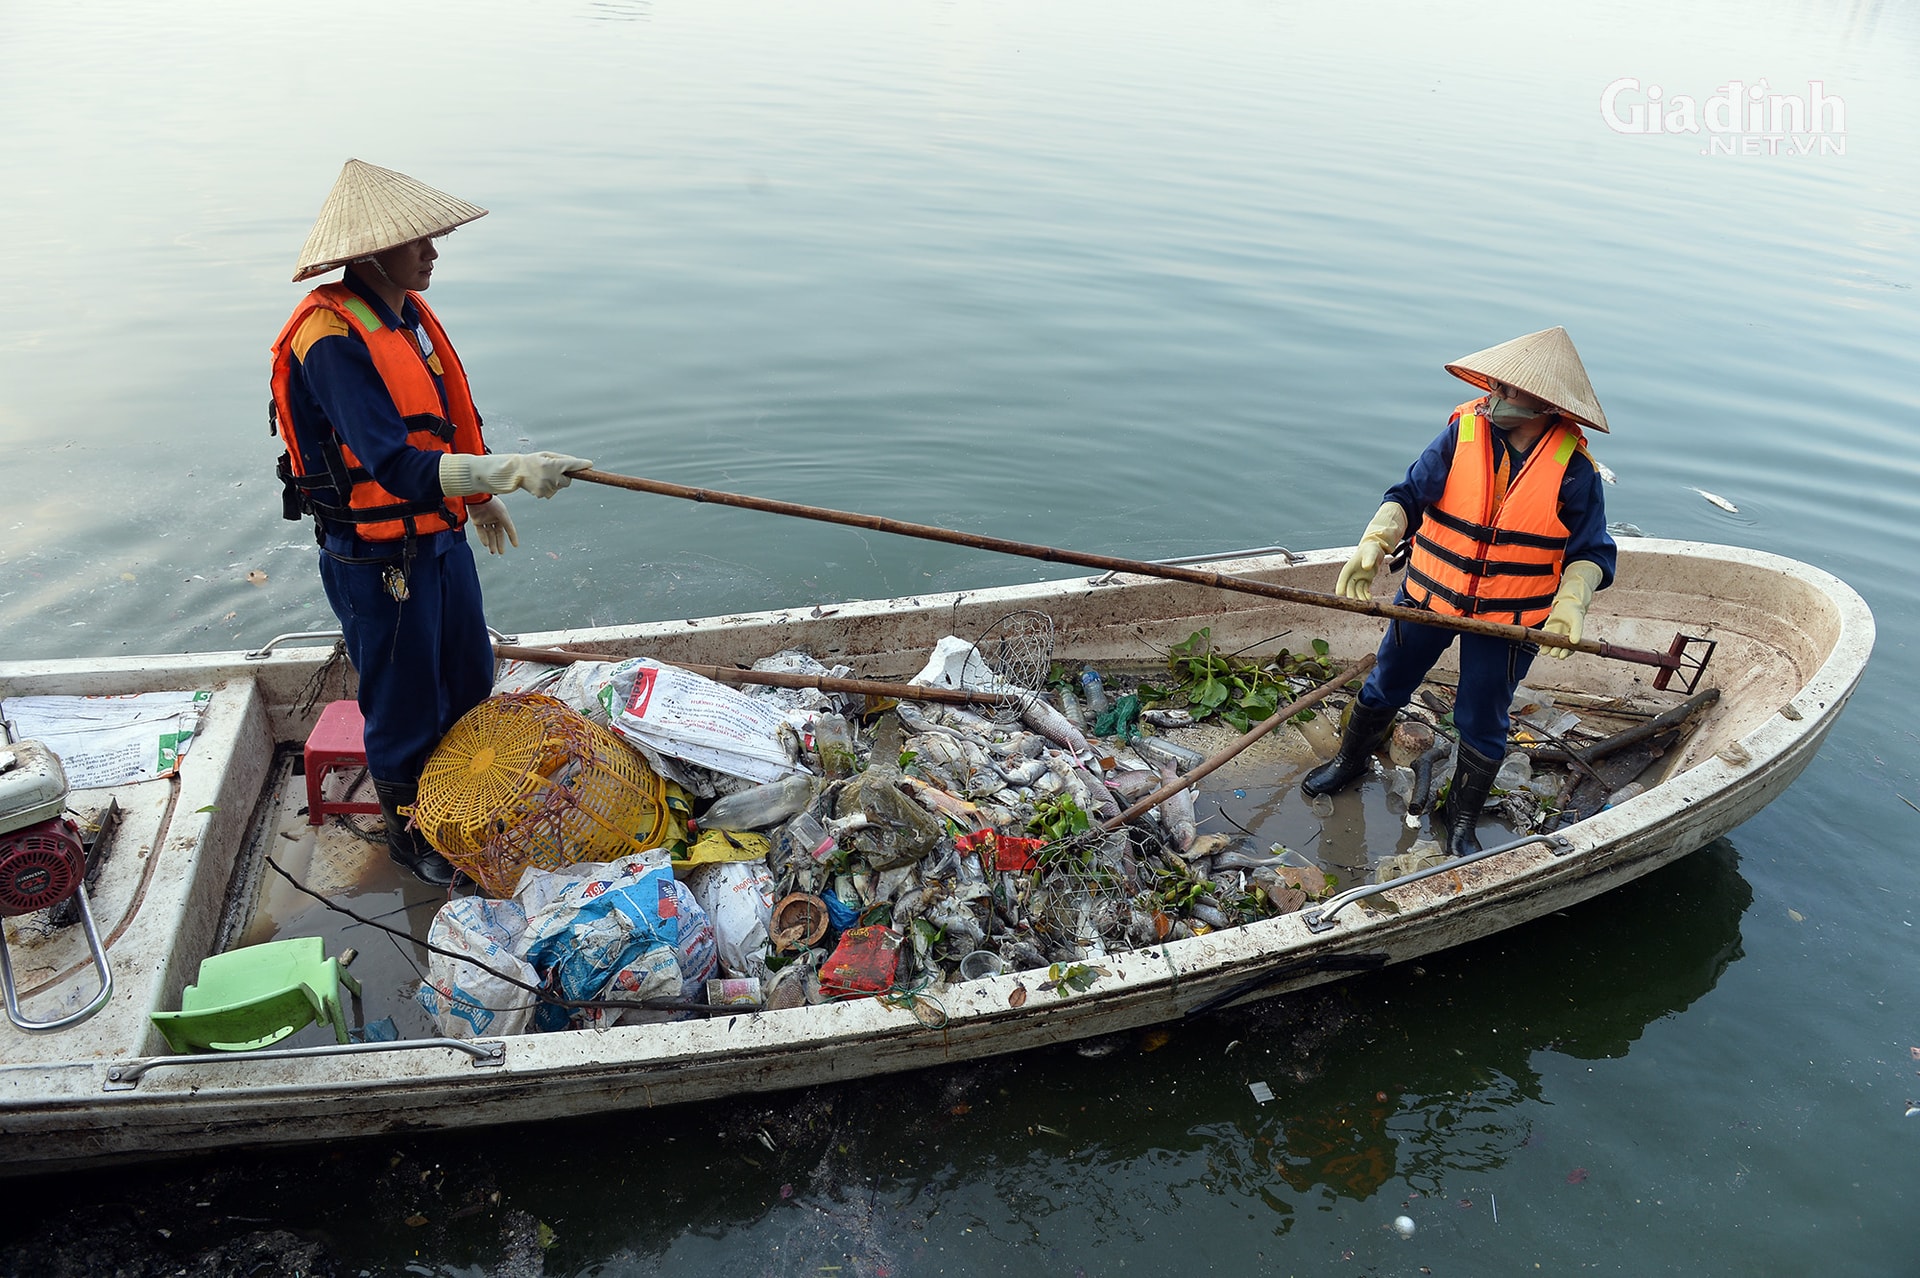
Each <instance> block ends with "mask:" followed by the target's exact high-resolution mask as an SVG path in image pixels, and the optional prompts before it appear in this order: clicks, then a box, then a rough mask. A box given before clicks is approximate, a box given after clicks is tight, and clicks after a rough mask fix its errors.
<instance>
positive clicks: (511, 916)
mask: <svg viewBox="0 0 1920 1278" xmlns="http://www.w3.org/2000/svg"><path fill="white" fill-rule="evenodd" d="M526 930H527V915H526V911H525V910H523V909H522V908H521V907H520V905H519V904H518V903H517V902H514V901H493V900H489V899H487V898H486V897H483V896H463V897H459V898H457V899H455V900H452V901H448V902H447V903H446V904H445V905H443V906H441V907H440V912H439V913H438V914H436V915H434V916H433V926H432V927H430V928H429V929H428V930H427V941H428V943H429V944H432V945H436V946H439V947H440V948H441V949H444V950H454V951H457V952H458V953H461V954H470V955H472V956H473V958H474V962H471V963H469V962H465V961H462V960H460V959H451V958H448V957H447V956H446V955H444V954H434V955H433V956H432V958H431V960H430V961H429V962H428V964H427V979H426V980H425V981H424V982H422V983H421V986H420V990H419V992H418V993H417V994H416V995H415V996H414V997H415V1000H416V1001H417V1002H418V1003H419V1004H420V1006H421V1007H423V1008H425V1009H426V1010H427V1014H428V1015H429V1016H431V1017H433V1023H434V1027H435V1028H436V1029H438V1030H439V1032H440V1033H441V1034H443V1035H445V1036H446V1037H448V1038H481V1037H484V1036H490V1035H494V1034H522V1033H525V1032H526V1029H527V1024H528V1022H529V1021H530V1020H531V1019H532V1016H533V1006H534V1003H535V999H534V996H533V995H532V994H531V993H529V992H528V991H526V990H523V989H520V988H519V987H518V986H515V985H511V984H509V983H508V982H506V981H503V980H501V979H500V978H499V977H497V976H495V975H494V974H493V973H491V972H488V971H486V970H485V969H483V968H481V967H479V966H477V964H479V963H484V964H486V965H487V966H488V967H494V968H498V969H500V970H501V971H503V972H510V973H512V974H513V975H515V976H517V977H519V978H520V979H521V980H523V981H525V982H526V983H527V984H529V985H535V986H537V985H539V984H540V974H539V973H538V972H537V971H535V970H534V968H533V966H532V965H531V964H529V963H528V962H527V961H526V959H525V958H524V957H523V956H522V955H521V953H520V949H519V947H520V943H521V940H522V938H523V937H524V935H525V933H526Z"/></svg>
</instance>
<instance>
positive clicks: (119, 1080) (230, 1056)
mask: <svg viewBox="0 0 1920 1278" xmlns="http://www.w3.org/2000/svg"><path fill="white" fill-rule="evenodd" d="M421 1047H445V1048H450V1049H452V1050H453V1051H456V1052H464V1053H466V1054H467V1055H468V1056H471V1057H472V1058H473V1067H474V1068H475V1069H489V1068H492V1067H494V1066H497V1065H504V1064H506V1063H507V1044H506V1040H504V1039H498V1038H482V1039H465V1038H412V1039H401V1040H398V1041H396V1042H392V1043H335V1044H330V1045H328V1046H325V1047H278V1048H268V1049H266V1050H265V1051H259V1052H201V1053H198V1054H196V1055H192V1056H146V1057H142V1058H141V1059H139V1060H137V1061H121V1062H119V1063H118V1064H116V1065H114V1066H113V1067H112V1068H111V1069H109V1070H108V1071H107V1082H106V1086H105V1087H104V1088H103V1089H102V1090H103V1091H109V1092H130V1091H132V1090H133V1089H134V1088H136V1087H138V1086H139V1085H140V1079H141V1077H142V1076H143V1075H145V1074H146V1072H147V1071H148V1070H150V1069H161V1068H164V1067H165V1066H168V1065H237V1064H240V1063H242V1062H245V1061H290V1060H300V1059H303V1058H305V1057H309V1056H366V1055H369V1054H372V1053H374V1052H410V1051H413V1050H414V1049H416V1048H421Z"/></svg>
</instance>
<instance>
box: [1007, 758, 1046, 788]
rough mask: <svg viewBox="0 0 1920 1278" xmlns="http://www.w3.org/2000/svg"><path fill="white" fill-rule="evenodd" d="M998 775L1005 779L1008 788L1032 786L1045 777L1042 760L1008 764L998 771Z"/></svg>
mask: <svg viewBox="0 0 1920 1278" xmlns="http://www.w3.org/2000/svg"><path fill="white" fill-rule="evenodd" d="M1000 775H1001V776H1003V777H1005V778H1006V779H1007V784H1008V785H1010V786H1021V785H1032V784H1033V783H1034V782H1035V781H1038V780H1039V779H1040V778H1041V777H1044V776H1045V775H1047V764H1046V760H1044V759H1021V760H1020V762H1018V763H1009V764H1007V766H1006V767H1004V768H1001V769H1000Z"/></svg>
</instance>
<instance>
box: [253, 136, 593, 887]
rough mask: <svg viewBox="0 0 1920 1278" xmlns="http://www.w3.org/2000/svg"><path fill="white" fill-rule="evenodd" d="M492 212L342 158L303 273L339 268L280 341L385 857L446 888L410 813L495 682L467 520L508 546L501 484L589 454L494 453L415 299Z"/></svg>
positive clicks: (292, 421) (442, 336)
mask: <svg viewBox="0 0 1920 1278" xmlns="http://www.w3.org/2000/svg"><path fill="white" fill-rule="evenodd" d="M486 212H487V211H486V210H485V209H483V208H480V207H478V206H477V205H473V204H469V203H467V202H466V201H465V200H460V199H455V198H454V197H453V196H450V195H447V194H445V193H444V192H441V191H436V190H434V189H433V188H432V187H430V186H427V185H425V184H424V183H421V182H416V181H415V180H414V179H412V178H410V177H407V176H406V175H404V174H401V173H395V172H393V171H392V170H390V169H383V168H379V167H377V166H375V165H371V164H365V163H362V162H361V161H359V160H348V161H347V163H346V167H345V168H343V169H342V170H341V172H340V177H339V180H338V181H336V182H335V183H334V187H333V190H332V192H331V193H330V194H329V195H328V196H327V201H326V204H325V205H324V206H323V207H322V208H321V210H320V217H319V219H318V220H317V221H316V222H315V223H314V227H313V231H312V233H311V234H310V235H309V236H308V237H307V243H306V247H305V248H304V249H302V250H301V253H300V260H299V264H298V265H297V266H296V267H295V270H294V276H293V278H294V280H295V281H296V282H298V281H300V280H305V279H309V278H311V277H313V276H316V275H321V274H324V273H326V272H327V271H330V270H333V269H335V268H338V267H342V266H344V267H345V268H346V274H345V276H344V277H343V278H342V279H340V280H339V281H337V282H334V283H329V284H323V285H321V286H319V287H318V288H316V289H314V290H313V291H312V292H311V293H309V294H307V296H306V297H305V298H303V299H302V300H301V302H300V304H299V305H298V306H296V307H295V308H294V312H293V317H292V318H291V319H289V320H288V321H287V323H286V326H285V327H284V328H283V329H282V330H281V332H280V336H279V338H278V339H276V340H275V342H274V345H273V410H272V415H273V420H274V423H275V427H276V429H277V431H278V433H279V436H280V438H281V441H282V443H283V445H284V447H285V452H284V453H283V454H282V456H281V458H280V477H281V480H282V482H283V484H284V496H283V510H282V513H284V514H285V515H286V517H287V518H288V519H296V520H297V519H300V518H301V517H302V516H303V515H312V516H313V518H314V525H315V535H316V537H317V538H318V540H319V543H320V580H321V583H322V585H324V587H325V588H326V593H327V602H328V603H329V604H330V605H332V607H333V610H334V613H335V614H336V615H337V616H338V617H339V619H340V625H341V628H342V630H343V632H344V634H345V637H346V645H347V656H348V658H349V659H350V660H351V661H352V662H353V666H354V670H355V671H356V672H357V673H358V674H359V676H360V698H359V701H360V711H361V714H362V715H363V716H364V717H365V719H366V734H365V740H366V750H367V771H368V772H369V773H371V774H372V777H373V785H374V791H375V793H376V794H377V795H378V797H379V800H380V810H381V813H382V814H383V815H384V816H385V818H386V823H387V851H388V854H389V855H390V856H391V857H392V858H393V860H394V861H395V863H397V864H398V865H400V866H401V867H402V868H403V869H406V870H408V871H410V872H411V873H412V874H413V875H414V876H415V877H417V878H419V879H421V880H422V881H424V882H426V883H430V884H433V885H435V886H446V885H447V884H450V883H452V882H453V878H454V871H453V867H452V866H451V865H450V864H448V863H447V861H446V859H445V858H444V857H442V856H441V855H440V854H439V853H438V852H436V851H434V849H433V848H432V846H431V845H429V844H428V843H427V841H426V840H425V839H424V838H423V837H421V835H420V833H419V831H417V830H414V829H409V828H408V821H407V818H406V815H405V813H403V812H402V811H401V809H402V808H407V807H409V806H410V805H411V804H412V803H413V802H414V801H415V799H416V797H417V794H418V789H419V779H420V772H421V770H422V768H423V767H424V766H425V765H426V761H427V756H428V754H429V753H431V751H432V750H433V747H434V745H435V744H436V743H437V742H438V741H439V740H440V738H441V736H443V735H444V734H445V733H446V731H447V729H448V728H450V727H452V726H453V724H454V721H455V720H457V719H458V718H459V717H460V716H461V715H463V714H465V713H466V712H467V711H468V710H470V709H472V708H473V707H474V706H476V705H478V704H479V703H480V702H481V701H483V700H485V699H486V697H487V696H488V695H489V693H491V691H492V689H493V648H492V645H491V643H490V641H489V639H488V635H487V624H486V616H485V614H484V612H483V611H482V608H481V601H480V580H479V577H478V575H477V574H476V572H475V571H474V560H473V551H472V549H471V548H470V547H469V546H468V544H467V537H466V531H465V529H466V525H467V524H468V523H469V522H470V523H472V525H473V527H474V529H475V530H476V531H477V532H478V533H479V535H480V540H481V542H482V543H483V544H484V545H485V546H486V547H487V549H488V550H489V551H490V552H492V553H493V554H496V555H498V554H502V553H504V552H505V550H506V547H507V546H508V544H509V543H511V544H512V545H515V546H518V545H519V544H520V539H519V536H518V534H517V533H516V532H515V530H514V526H513V520H512V519H510V518H508V516H507V512H506V510H505V508H504V503H503V502H502V501H501V500H500V499H499V497H498V496H497V495H496V494H502V493H510V492H512V491H514V490H515V489H518V488H525V489H526V490H527V491H529V492H531V493H532V494H533V495H534V496H536V497H551V496H552V495H553V494H554V493H555V492H557V491H558V490H559V489H561V488H564V487H566V486H567V485H568V483H570V482H571V481H570V480H569V478H568V472H570V471H576V470H579V469H581V468H583V467H587V466H591V465H592V464H593V463H592V462H590V461H586V460H584V459H583V458H579V457H568V456H565V455H564V454H560V453H528V454H518V453H514V454H490V453H488V452H487V446H486V441H485V440H484V439H483V438H482V436H481V422H480V414H479V413H478V411H476V410H475V408H474V406H473V396H472V393H471V392H470V390H469V388H468V385H467V375H466V370H465V368H464V367H463V366H462V364H461V362H460V357H459V356H458V355H457V354H455V353H454V349H453V344H452V343H451V342H450V341H448V340H447V335H446V331H445V330H444V329H443V328H441V326H440V321H439V319H438V318H437V317H436V316H435V315H434V313H433V311H432V309H431V308H430V307H428V305H427V303H426V299H425V298H423V297H422V296H421V293H422V292H424V291H425V290H426V288H427V286H428V284H429V283H431V281H432V278H433V270H434V263H435V261H436V260H437V259H438V258H439V256H440V253H439V250H438V249H437V248H436V247H435V243H434V242H435V240H436V239H438V238H439V237H440V236H443V235H445V234H446V233H447V232H449V231H451V230H453V228H455V227H457V226H463V225H465V224H466V223H468V222H471V221H473V220H474V219H476V218H479V217H484V216H485V215H486Z"/></svg>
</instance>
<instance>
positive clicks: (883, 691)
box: [493, 643, 1039, 706]
mask: <svg viewBox="0 0 1920 1278" xmlns="http://www.w3.org/2000/svg"><path fill="white" fill-rule="evenodd" d="M493 651H494V653H495V654H496V655H498V656H501V657H505V658H507V659H508V660H510V661H539V662H544V663H545V664H547V665H550V666H568V665H572V664H573V663H574V662H576V661H625V660H626V658H625V657H617V656H614V655H613V654H612V653H606V652H576V651H574V650H573V649H571V648H523V647H521V646H520V645H518V644H511V643H497V644H495V645H493ZM660 664H661V665H663V666H675V667H678V668H679V669H681V670H686V671H690V672H691V673H693V674H697V675H702V676H704V677H706V678H708V679H712V680H714V681H715V682H716V683H753V684H759V685H761V686H763V687H768V688H818V689H820V691H822V692H853V693H860V694H862V695H864V696H869V697H892V698H893V699H894V700H896V701H938V702H940V703H941V704H943V705H950V706H969V705H972V706H977V705H994V704H997V703H998V702H1002V701H1019V700H1020V699H1021V695H1022V694H1020V693H1014V692H988V691H986V690H984V689H982V690H979V691H970V690H968V689H965V688H928V687H923V686H922V685H920V684H917V683H889V682H887V681H885V680H881V679H837V678H835V677H834V676H832V675H809V674H786V673H783V672H781V671H776V670H741V669H738V668H736V667H734V666H703V665H699V664H697V663H695V662H692V661H663V662H661V663H660ZM1032 695H1035V696H1037V695H1039V694H1037V693H1035V694H1032Z"/></svg>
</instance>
